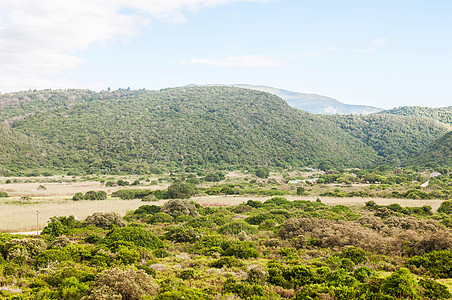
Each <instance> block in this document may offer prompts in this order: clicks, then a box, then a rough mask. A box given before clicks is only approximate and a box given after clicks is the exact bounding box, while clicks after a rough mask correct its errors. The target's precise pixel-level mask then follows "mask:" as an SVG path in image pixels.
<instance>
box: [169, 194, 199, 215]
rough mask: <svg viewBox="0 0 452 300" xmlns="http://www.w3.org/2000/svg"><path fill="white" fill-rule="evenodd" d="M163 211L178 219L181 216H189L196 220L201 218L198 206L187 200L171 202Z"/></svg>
mask: <svg viewBox="0 0 452 300" xmlns="http://www.w3.org/2000/svg"><path fill="white" fill-rule="evenodd" d="M161 211H162V212H163V213H166V214H168V215H170V216H172V217H173V218H177V217H178V216H181V215H189V216H192V217H194V218H196V217H199V213H198V210H197V208H196V206H195V205H193V204H192V203H190V202H188V201H187V200H179V199H175V200H169V201H167V202H166V203H165V204H164V205H163V207H162V210H161Z"/></svg>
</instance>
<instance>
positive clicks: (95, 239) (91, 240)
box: [84, 233, 103, 244]
mask: <svg viewBox="0 0 452 300" xmlns="http://www.w3.org/2000/svg"><path fill="white" fill-rule="evenodd" d="M102 239H103V238H102V237H101V236H100V235H98V234H95V233H93V234H90V235H88V236H87V237H86V238H85V239H84V241H85V243H88V244H97V243H99V242H100V241H102Z"/></svg>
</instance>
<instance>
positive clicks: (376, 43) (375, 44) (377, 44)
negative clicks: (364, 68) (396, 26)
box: [354, 38, 389, 53]
mask: <svg viewBox="0 0 452 300" xmlns="http://www.w3.org/2000/svg"><path fill="white" fill-rule="evenodd" d="M388 44H389V39H388V38H378V39H373V40H372V46H370V47H366V48H360V49H355V50H354V51H355V52H361V53H372V52H376V51H377V50H378V48H382V47H385V46H387V45H388Z"/></svg>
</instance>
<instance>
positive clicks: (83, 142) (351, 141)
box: [0, 86, 448, 172]
mask: <svg viewBox="0 0 452 300" xmlns="http://www.w3.org/2000/svg"><path fill="white" fill-rule="evenodd" d="M0 99H1V101H0V103H1V105H2V110H1V116H2V119H3V120H8V121H7V122H6V125H4V126H3V127H2V128H3V130H4V132H9V133H10V134H9V133H8V134H7V135H5V137H4V139H5V141H7V142H4V143H3V147H1V148H0V157H1V161H0V164H1V165H0V168H3V169H5V168H8V169H11V170H18V169H21V168H24V166H29V167H34V166H35V165H36V164H41V165H43V166H44V167H50V168H60V169H61V168H64V167H67V168H79V169H84V170H88V169H91V170H93V171H95V170H106V171H111V170H117V169H122V170H128V171H131V172H141V171H146V170H149V169H150V168H153V167H155V166H163V167H185V166H200V167H219V168H223V167H230V166H247V165H248V166H256V165H259V166H268V165H271V166H282V167H289V166H314V167H317V166H324V167H325V166H333V167H338V168H342V167H360V168H362V167H366V166H369V165H372V164H374V163H379V162H383V161H388V160H389V161H394V158H398V159H400V160H402V159H405V158H406V157H408V156H409V155H411V152H412V150H411V149H412V148H413V147H414V148H415V149H417V148H418V147H422V146H425V145H426V144H428V143H430V142H432V141H433V140H434V139H436V138H439V137H440V136H442V135H443V134H445V133H446V132H447V131H448V128H447V126H446V125H444V124H439V123H437V122H433V121H430V120H426V119H424V118H413V117H401V116H378V117H374V118H375V119H366V118H364V117H358V116H354V117H350V116H344V117H340V116H336V117H327V116H322V115H314V114H310V113H308V112H304V111H301V110H298V109H295V108H292V107H290V106H289V105H288V104H287V103H286V102H285V101H283V100H282V99H280V98H278V97H277V96H274V95H272V94H269V93H266V92H261V91H253V90H247V89H241V88H235V87H224V86H223V87H218V86H217V87H215V86H210V87H185V88H173V89H164V90H160V91H146V90H139V91H128V90H118V91H108V92H100V93H96V92H92V91H86V90H69V91H38V92H24V93H14V94H6V95H2V96H1V97H0ZM5 99H9V100H8V101H5ZM369 117H370V116H369ZM372 120H374V121H375V122H376V123H375V122H374V121H372ZM374 123H375V124H374ZM8 124H9V125H8ZM9 126H11V129H10V128H9ZM383 126H385V128H387V130H386V131H385V132H384V134H383V133H382V134H378V135H374V133H373V132H372V130H373V129H372V128H374V127H377V129H378V128H381V127H383ZM424 132H426V134H422V133H424ZM17 141H19V144H17ZM37 141H39V142H37ZM389 146H390V150H388V151H384V148H385V147H389ZM17 147H19V148H17ZM20 147H23V149H24V151H25V150H26V151H27V152H26V155H23V152H18V151H16V150H15V149H21V148H20ZM33 147H34V148H33ZM19 160H21V164H20V165H19V164H18V163H17V162H18V161H19Z"/></svg>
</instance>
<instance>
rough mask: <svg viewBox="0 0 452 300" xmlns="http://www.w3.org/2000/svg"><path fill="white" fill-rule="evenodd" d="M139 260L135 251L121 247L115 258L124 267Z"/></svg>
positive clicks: (138, 255)
mask: <svg viewBox="0 0 452 300" xmlns="http://www.w3.org/2000/svg"><path fill="white" fill-rule="evenodd" d="M139 259H140V253H138V251H136V250H135V249H129V248H126V247H121V248H120V249H119V251H118V255H117V256H116V260H117V261H119V262H121V263H122V264H125V265H131V264H135V263H136V262H137V261H138V260H139Z"/></svg>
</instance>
